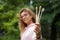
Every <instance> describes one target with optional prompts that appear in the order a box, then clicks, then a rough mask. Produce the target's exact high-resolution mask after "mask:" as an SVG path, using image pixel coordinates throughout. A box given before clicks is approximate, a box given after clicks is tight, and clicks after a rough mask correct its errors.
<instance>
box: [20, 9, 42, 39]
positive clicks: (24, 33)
mask: <svg viewBox="0 0 60 40" xmlns="http://www.w3.org/2000/svg"><path fill="white" fill-rule="evenodd" d="M19 28H20V33H21V35H20V36H21V40H41V27H40V24H39V22H37V21H36V16H35V14H34V12H33V11H31V10H30V9H29V8H23V9H21V11H20V12H19Z"/></svg>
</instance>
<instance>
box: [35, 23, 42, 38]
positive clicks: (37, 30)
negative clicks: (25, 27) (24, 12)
mask: <svg viewBox="0 0 60 40" xmlns="http://www.w3.org/2000/svg"><path fill="white" fill-rule="evenodd" d="M35 25H36V26H35V30H34V32H35V33H36V38H37V39H39V38H40V37H41V26H40V24H39V23H35Z"/></svg>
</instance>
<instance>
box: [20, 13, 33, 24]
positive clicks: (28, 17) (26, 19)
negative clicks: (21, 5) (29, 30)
mask: <svg viewBox="0 0 60 40" xmlns="http://www.w3.org/2000/svg"><path fill="white" fill-rule="evenodd" d="M21 20H22V21H23V22H24V23H26V24H28V23H29V22H30V21H32V16H31V15H30V14H29V13H28V12H22V13H21Z"/></svg>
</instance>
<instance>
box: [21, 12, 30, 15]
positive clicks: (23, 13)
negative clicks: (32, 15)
mask: <svg viewBox="0 0 60 40" xmlns="http://www.w3.org/2000/svg"><path fill="white" fill-rule="evenodd" d="M25 14H29V13H28V12H22V13H21V15H25Z"/></svg>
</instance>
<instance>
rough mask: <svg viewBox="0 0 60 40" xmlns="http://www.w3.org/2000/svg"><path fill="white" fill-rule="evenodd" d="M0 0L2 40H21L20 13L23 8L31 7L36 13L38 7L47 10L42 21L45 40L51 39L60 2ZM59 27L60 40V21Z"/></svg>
mask: <svg viewBox="0 0 60 40" xmlns="http://www.w3.org/2000/svg"><path fill="white" fill-rule="evenodd" d="M30 1H31V0H0V40H20V31H19V27H18V21H19V20H18V13H19V11H20V9H21V8H23V7H29V8H31V9H32V10H33V11H34V12H35V7H36V6H42V7H44V8H45V11H44V13H43V17H42V19H41V26H42V36H43V40H48V39H50V35H51V25H52V22H53V20H54V18H55V16H56V15H57V14H59V13H60V0H32V1H33V3H32V4H30ZM55 25H56V26H57V27H56V28H57V40H59V39H60V29H59V28H60V21H57V22H56V23H55Z"/></svg>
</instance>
